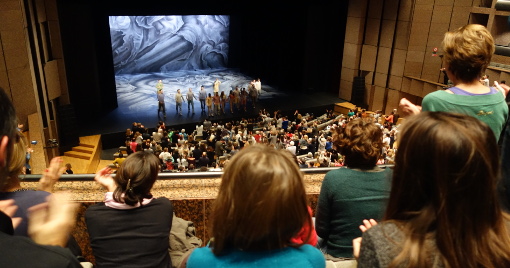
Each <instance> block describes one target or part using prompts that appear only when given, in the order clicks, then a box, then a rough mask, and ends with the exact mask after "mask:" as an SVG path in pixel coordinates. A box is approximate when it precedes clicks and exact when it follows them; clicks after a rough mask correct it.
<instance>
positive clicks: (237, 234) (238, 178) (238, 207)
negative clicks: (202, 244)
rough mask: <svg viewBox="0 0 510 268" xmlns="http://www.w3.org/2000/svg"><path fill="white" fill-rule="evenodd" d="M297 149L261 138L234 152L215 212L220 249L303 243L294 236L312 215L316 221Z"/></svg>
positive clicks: (214, 225) (217, 250)
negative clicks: (293, 240) (295, 155)
mask: <svg viewBox="0 0 510 268" xmlns="http://www.w3.org/2000/svg"><path fill="white" fill-rule="evenodd" d="M291 155H292V154H291V153H288V151H287V150H276V149H274V148H272V147H270V146H265V145H260V144H256V145H252V146H250V147H246V148H243V149H242V150H241V151H239V152H238V153H236V154H235V155H234V157H232V160H231V161H230V163H229V164H228V165H226V167H225V172H224V173H223V177H222V181H221V185H220V189H219V193H218V197H217V198H216V200H215V202H214V205H213V209H212V213H211V216H212V220H211V234H212V237H213V238H214V242H213V252H214V254H216V255H220V254H222V253H224V252H225V251H226V250H229V249H241V250H246V251H250V250H252V251H258V250H273V249H278V248H283V247H286V246H300V245H302V244H299V245H294V244H291V243H290V239H291V238H292V237H293V236H295V235H296V234H297V233H298V232H299V231H300V230H301V228H302V227H303V226H304V225H305V224H306V223H307V221H308V224H309V226H313V225H312V222H311V217H310V215H309V214H308V204H307V203H308V202H307V198H306V192H305V187H304V181H303V174H302V173H301V171H300V170H299V167H298V166H297V164H296V163H295V162H294V159H293V158H292V156H291ZM308 235H310V233H309V234H308ZM307 240H308V239H306V240H305V241H307Z"/></svg>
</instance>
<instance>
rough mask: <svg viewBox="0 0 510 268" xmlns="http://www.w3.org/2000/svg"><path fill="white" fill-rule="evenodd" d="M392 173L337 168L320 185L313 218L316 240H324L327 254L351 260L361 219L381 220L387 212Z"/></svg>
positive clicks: (359, 232)
mask: <svg viewBox="0 0 510 268" xmlns="http://www.w3.org/2000/svg"><path fill="white" fill-rule="evenodd" d="M391 175H392V170H391V169H390V168H386V169H385V170H384V171H380V172H364V171H357V170H353V169H349V168H339V169H336V170H332V171H330V172H328V173H327V174H326V176H325V177H324V180H323V182H322V187H321V192H320V195H319V203H318V207H317V213H316V218H315V229H316V231H317V234H318V235H319V237H321V238H323V239H325V240H326V241H327V247H328V248H327V253H328V254H330V255H332V256H335V257H346V258H351V257H352V240H353V239H354V238H356V237H360V236H361V231H360V229H359V226H360V225H361V224H363V220H364V219H375V220H380V219H381V218H382V215H383V214H384V211H385V209H386V202H387V201H388V198H389V194H390V188H391Z"/></svg>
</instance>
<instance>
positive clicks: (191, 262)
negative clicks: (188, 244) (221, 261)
mask: <svg viewBox="0 0 510 268" xmlns="http://www.w3.org/2000/svg"><path fill="white" fill-rule="evenodd" d="M216 262H217V260H216V256H215V255H214V254H213V252H212V250H211V249H210V248H209V247H201V248H195V249H194V250H193V251H192V252H191V254H190V256H189V258H188V261H187V263H186V267H190V268H192V267H206V266H209V267H211V266H212V267H214V264H215V263H216Z"/></svg>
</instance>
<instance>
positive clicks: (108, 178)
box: [94, 167, 117, 192]
mask: <svg viewBox="0 0 510 268" xmlns="http://www.w3.org/2000/svg"><path fill="white" fill-rule="evenodd" d="M94 180H95V181H96V182H97V183H99V185H101V186H103V187H104V188H105V189H106V190H107V191H108V192H113V191H115V188H117V183H115V181H114V180H113V178H112V170H111V168H109V167H105V168H103V169H101V170H99V171H98V172H97V173H96V176H95V177H94Z"/></svg>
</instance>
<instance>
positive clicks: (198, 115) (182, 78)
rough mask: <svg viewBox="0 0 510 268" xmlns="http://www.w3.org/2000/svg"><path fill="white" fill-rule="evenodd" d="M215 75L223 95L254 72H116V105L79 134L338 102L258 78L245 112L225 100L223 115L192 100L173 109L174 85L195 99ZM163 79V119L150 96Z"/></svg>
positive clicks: (233, 117) (86, 124)
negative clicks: (258, 84)
mask: <svg viewBox="0 0 510 268" xmlns="http://www.w3.org/2000/svg"><path fill="white" fill-rule="evenodd" d="M216 78H218V79H219V80H220V81H221V85H220V92H221V91H224V92H225V94H227V95H228V94H229V92H230V90H231V89H234V88H235V87H236V86H239V87H240V88H242V87H244V88H246V89H247V88H248V84H249V82H250V81H252V80H253V79H256V78H254V77H249V76H246V75H244V74H241V73H239V72H237V71H236V70H232V69H217V70H209V71H187V72H172V73H150V74H137V75H117V76H116V87H117V101H118V108H116V109H115V110H113V111H111V112H109V113H108V114H105V115H104V116H102V117H100V118H97V119H96V120H94V121H93V122H84V124H81V128H80V130H79V133H80V136H87V135H96V134H108V133H116V132H124V131H125V130H126V129H127V128H130V127H131V125H132V123H133V122H141V123H142V124H143V125H144V126H146V127H149V128H153V127H155V126H157V124H158V122H159V121H160V120H161V121H165V123H166V125H167V126H170V127H172V126H176V127H178V126H180V125H189V124H195V123H200V122H203V121H204V120H205V119H206V118H209V119H210V120H212V121H213V122H215V121H220V120H222V121H224V122H225V121H230V120H237V118H242V117H248V116H255V115H257V114H258V113H259V111H260V110H261V109H266V110H268V111H270V112H271V113H272V112H274V111H276V110H280V111H282V112H283V113H284V114H289V113H290V114H289V116H291V115H292V114H293V112H294V111H295V110H296V109H297V110H300V111H301V112H307V111H317V109H322V111H321V113H322V112H325V109H326V108H328V109H333V107H334V104H335V103H339V102H344V101H345V100H342V99H340V98H338V94H333V93H328V92H323V91H321V92H306V93H300V92H291V91H289V90H281V89H278V88H275V87H273V86H271V85H266V84H264V79H263V77H261V81H262V93H261V95H260V97H259V101H258V102H257V103H256V106H255V108H253V107H252V105H251V102H250V101H248V104H247V111H246V112H244V111H236V110H234V113H233V114H231V113H230V108H229V107H230V106H229V104H227V106H226V110H227V111H228V112H227V113H226V114H225V115H221V116H214V117H208V116H207V114H206V113H205V112H201V108H200V102H199V101H198V100H195V101H194V106H195V113H194V114H193V113H192V111H188V104H187V103H186V102H185V103H183V105H182V115H179V114H177V112H176V105H175V94H176V91H177V89H181V93H182V94H183V96H185V94H186V92H188V88H192V90H193V93H194V94H195V96H196V97H197V98H198V91H199V90H200V86H201V85H203V86H204V87H205V89H206V91H207V93H211V95H212V93H213V88H212V85H213V83H214V81H215V80H216ZM158 80H162V81H163V85H164V87H163V91H164V94H165V106H166V119H164V118H163V117H162V114H159V115H158V102H157V97H156V95H157V94H156V83H157V81H158Z"/></svg>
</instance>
